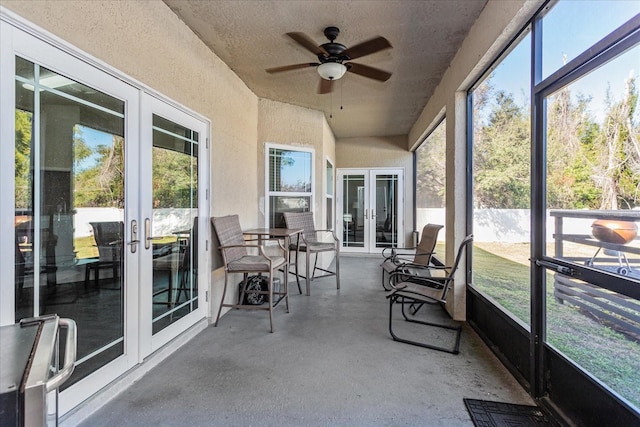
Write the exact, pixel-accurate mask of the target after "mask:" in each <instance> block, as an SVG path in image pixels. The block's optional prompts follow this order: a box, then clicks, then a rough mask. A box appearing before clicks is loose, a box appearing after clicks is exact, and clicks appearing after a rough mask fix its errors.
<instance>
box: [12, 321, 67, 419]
mask: <svg viewBox="0 0 640 427" xmlns="http://www.w3.org/2000/svg"><path fill="white" fill-rule="evenodd" d="M60 329H66V330H67V331H66V345H65V347H64V353H63V357H64V365H63V366H62V367H61V368H60V360H59V357H60V354H61V351H60V349H59V341H60ZM0 342H1V343H2V346H1V350H0V426H2V427H5V426H6V427H9V426H16V427H35V426H47V427H50V426H57V425H58V387H60V385H62V384H63V383H64V382H65V381H66V380H67V379H68V378H69V377H70V376H71V374H72V373H73V367H74V364H75V358H76V324H75V322H74V321H73V320H71V319H61V318H59V317H58V316H57V315H55V314H53V315H47V316H41V317H37V318H31V319H23V320H21V321H20V323H19V324H15V325H9V326H3V327H0Z"/></svg>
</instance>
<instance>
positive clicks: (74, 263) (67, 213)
mask: <svg viewBox="0 0 640 427" xmlns="http://www.w3.org/2000/svg"><path fill="white" fill-rule="evenodd" d="M15 60H16V75H15V88H16V104H15V105H16V107H15V108H16V109H15V125H16V133H15V134H16V139H15V183H16V187H15V221H14V224H15V266H16V270H15V282H16V283H15V289H16V293H15V320H16V322H17V321H19V320H20V319H23V318H27V317H32V316H40V315H44V314H49V313H56V314H58V315H59V316H61V317H68V318H72V319H74V320H75V322H76V324H77V325H78V348H77V362H76V368H75V370H74V373H73V375H72V376H71V378H70V380H69V381H67V382H65V383H64V385H63V386H62V389H66V388H69V387H70V386H72V385H74V384H76V383H77V382H79V381H80V380H82V379H83V378H85V377H86V376H88V375H89V374H91V373H93V372H95V371H97V370H98V369H99V368H101V367H103V366H105V365H106V364H107V363H109V362H111V361H113V360H115V359H117V358H118V357H120V356H122V355H123V354H124V353H125V322H124V319H125V290H126V286H127V281H126V280H125V271H126V270H125V262H126V260H125V243H124V242H125V241H124V238H125V236H124V220H125V173H124V171H125V167H124V163H125V151H126V150H125V138H124V135H125V134H124V129H125V102H124V101H122V100H120V99H116V98H114V97H112V96H110V95H107V94H105V93H103V92H101V91H99V90H97V89H95V88H93V87H89V86H86V85H84V84H81V83H78V82H76V81H74V80H71V79H69V78H67V77H65V76H63V75H61V74H58V73H56V72H53V71H51V70H49V69H47V68H45V67H42V66H40V65H38V64H34V63H33V62H30V61H27V60H25V59H22V58H20V57H16V58H15Z"/></svg>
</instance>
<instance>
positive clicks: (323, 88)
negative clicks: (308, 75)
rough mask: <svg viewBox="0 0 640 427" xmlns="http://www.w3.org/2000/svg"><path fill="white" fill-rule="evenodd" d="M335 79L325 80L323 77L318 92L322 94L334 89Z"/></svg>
mask: <svg viewBox="0 0 640 427" xmlns="http://www.w3.org/2000/svg"><path fill="white" fill-rule="evenodd" d="M333 82H334V81H333V80H325V79H323V78H321V79H320V84H319V85H318V93H319V94H320V95H324V94H327V93H329V92H331V91H332V90H333Z"/></svg>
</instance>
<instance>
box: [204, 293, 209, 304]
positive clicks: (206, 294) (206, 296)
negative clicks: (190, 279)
mask: <svg viewBox="0 0 640 427" xmlns="http://www.w3.org/2000/svg"><path fill="white" fill-rule="evenodd" d="M204 300H205V301H206V302H209V291H204Z"/></svg>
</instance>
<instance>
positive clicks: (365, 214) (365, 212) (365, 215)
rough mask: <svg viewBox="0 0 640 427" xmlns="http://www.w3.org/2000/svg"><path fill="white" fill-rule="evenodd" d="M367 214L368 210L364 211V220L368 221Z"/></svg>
mask: <svg viewBox="0 0 640 427" xmlns="http://www.w3.org/2000/svg"><path fill="white" fill-rule="evenodd" d="M368 212H369V209H365V210H364V219H369V217H368V216H367V214H368Z"/></svg>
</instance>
